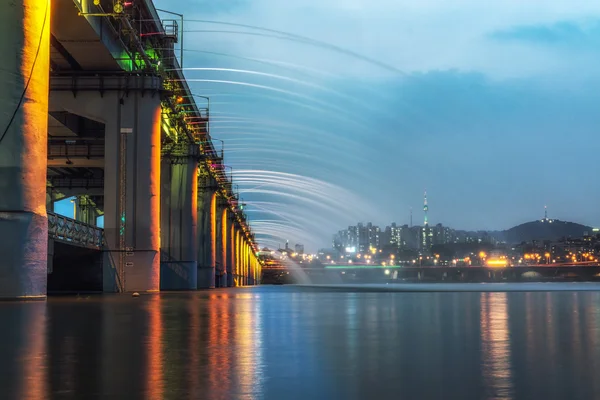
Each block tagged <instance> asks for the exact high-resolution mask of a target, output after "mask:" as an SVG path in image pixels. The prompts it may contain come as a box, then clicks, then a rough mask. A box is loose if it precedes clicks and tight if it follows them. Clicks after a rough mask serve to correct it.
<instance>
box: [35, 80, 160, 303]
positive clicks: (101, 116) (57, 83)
mask: <svg viewBox="0 0 600 400" xmlns="http://www.w3.org/2000/svg"><path fill="white" fill-rule="evenodd" d="M76 87H77V90H75V86H74V82H73V78H70V77H66V78H63V77H61V78H58V77H53V78H52V92H51V94H50V97H51V104H52V107H53V111H68V112H71V113H73V114H77V115H81V116H84V117H86V118H89V119H92V120H95V121H100V122H104V124H105V141H104V146H105V159H104V238H105V246H106V251H105V252H104V266H103V290H104V291H105V292H114V291H128V292H132V291H136V292H145V291H150V292H152V291H158V290H159V289H160V256H159V252H160V151H161V99H160V95H159V94H158V91H159V90H160V89H161V88H162V81H161V79H160V77H158V76H150V75H148V76H126V77H82V78H79V80H78V82H77V85H76ZM46 118H47V116H46Z"/></svg>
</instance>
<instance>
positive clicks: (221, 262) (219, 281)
mask: <svg viewBox="0 0 600 400" xmlns="http://www.w3.org/2000/svg"><path fill="white" fill-rule="evenodd" d="M216 226H217V262H216V270H215V274H216V275H215V286H216V287H227V204H226V203H225V202H224V200H223V199H220V198H219V200H218V201H217V221H216Z"/></svg>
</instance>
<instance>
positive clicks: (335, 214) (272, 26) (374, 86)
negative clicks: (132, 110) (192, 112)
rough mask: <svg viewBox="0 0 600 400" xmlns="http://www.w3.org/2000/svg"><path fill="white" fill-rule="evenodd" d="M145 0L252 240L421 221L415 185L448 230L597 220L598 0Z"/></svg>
mask: <svg viewBox="0 0 600 400" xmlns="http://www.w3.org/2000/svg"><path fill="white" fill-rule="evenodd" d="M155 4H156V6H157V7H159V8H164V9H168V10H171V11H174V12H179V13H183V14H184V15H185V24H184V31H185V35H184V46H183V47H184V51H185V64H184V68H185V75H186V77H187V78H188V80H189V82H190V86H191V88H192V91H193V92H194V93H196V94H199V95H204V96H209V97H210V109H211V119H212V122H211V127H210V129H211V135H212V136H213V137H214V138H218V139H222V140H223V141H224V143H225V153H226V155H225V162H226V164H228V165H230V166H231V167H232V168H233V172H234V180H235V181H236V182H237V183H238V184H239V186H240V189H241V193H242V194H241V196H242V198H243V199H244V202H245V203H246V204H247V207H246V210H247V212H248V215H249V216H250V218H251V221H252V222H251V226H252V227H253V229H254V230H255V231H256V232H257V236H258V237H259V239H260V242H261V244H262V245H269V246H271V247H273V246H277V245H278V244H283V243H285V241H286V240H289V241H290V243H292V244H293V243H303V244H305V246H306V247H307V249H311V250H316V249H317V248H319V247H327V246H329V245H330V243H331V236H332V234H333V233H335V232H336V231H338V230H340V229H343V228H346V227H347V226H348V225H353V224H355V223H356V222H359V221H362V222H368V221H372V222H373V223H376V224H379V225H381V226H382V227H383V226H385V225H387V224H389V223H391V222H396V223H399V224H405V223H408V222H409V215H410V210H411V208H412V209H413V219H414V223H415V224H417V223H421V222H422V220H423V212H422V207H423V194H424V191H425V190H426V191H427V196H428V201H429V221H430V223H438V222H440V223H443V224H444V225H448V226H451V227H454V228H457V229H469V230H477V229H490V230H495V229H506V228H510V227H511V226H514V225H516V224H519V223H522V222H526V221H531V220H534V219H538V218H541V217H542V216H543V212H544V206H545V205H547V206H548V213H549V216H550V217H551V218H559V219H563V220H570V221H574V222H580V223H585V224H588V225H593V226H598V225H600V211H599V207H598V204H599V197H600V185H599V184H598V178H597V169H598V151H599V150H600V135H598V129H599V127H600V112H598V108H597V107H598V104H600V68H599V67H598V66H599V65H600V3H599V2H593V1H587V0H586V1H581V0H550V1H549V0H528V1H527V2H524V1H522V0H488V1H485V2H482V1H480V0H462V1H448V0H421V1H414V0H369V1H361V0H286V1H280V0H229V1H227V0H223V1H214V0H211V1H208V0H179V1H175V0H155ZM165 18H169V17H168V16H165ZM254 27H255V28H254ZM197 100H198V103H199V105H200V106H203V105H202V101H201V100H202V99H200V98H198V99H197Z"/></svg>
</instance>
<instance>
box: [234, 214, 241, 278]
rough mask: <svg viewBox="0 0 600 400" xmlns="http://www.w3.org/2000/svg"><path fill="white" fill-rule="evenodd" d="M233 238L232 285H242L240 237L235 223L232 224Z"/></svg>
mask: <svg viewBox="0 0 600 400" xmlns="http://www.w3.org/2000/svg"><path fill="white" fill-rule="evenodd" d="M234 239H235V253H234V257H233V268H234V271H235V272H234V279H233V284H234V286H236V287H237V286H242V276H241V273H240V271H241V266H240V264H241V262H242V250H241V243H242V240H241V237H240V229H239V226H238V225H237V224H235V225H234Z"/></svg>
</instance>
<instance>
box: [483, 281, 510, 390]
mask: <svg viewBox="0 0 600 400" xmlns="http://www.w3.org/2000/svg"><path fill="white" fill-rule="evenodd" d="M480 314H481V351H482V374H483V378H484V381H485V383H486V386H487V388H488V390H489V391H491V392H492V393H490V395H491V396H493V397H494V398H497V397H499V398H510V397H511V396H512V394H513V391H514V388H513V376H512V367H511V353H510V331H509V325H508V304H507V294H506V293H482V294H481V309H480Z"/></svg>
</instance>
